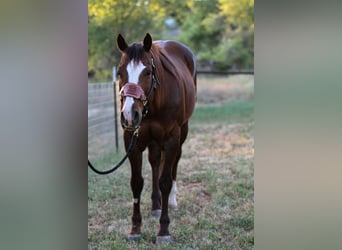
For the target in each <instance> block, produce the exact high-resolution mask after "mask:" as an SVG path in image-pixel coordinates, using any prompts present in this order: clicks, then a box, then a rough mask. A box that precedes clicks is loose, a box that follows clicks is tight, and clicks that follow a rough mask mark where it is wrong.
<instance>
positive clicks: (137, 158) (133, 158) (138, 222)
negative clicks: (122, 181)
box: [125, 140, 144, 241]
mask: <svg viewBox="0 0 342 250" xmlns="http://www.w3.org/2000/svg"><path fill="white" fill-rule="evenodd" d="M127 144H129V143H126V140H125V145H126V149H127V147H128V145H127ZM129 161H130V164H131V190H132V193H133V215H132V228H131V231H130V233H129V234H128V239H129V240H130V241H131V240H136V239H139V238H140V237H141V226H142V218H141V212H140V195H141V191H142V189H143V186H144V178H143V177H142V173H141V168H142V152H141V151H139V150H138V149H137V147H136V148H135V149H134V150H133V152H132V153H131V155H130V156H129Z"/></svg>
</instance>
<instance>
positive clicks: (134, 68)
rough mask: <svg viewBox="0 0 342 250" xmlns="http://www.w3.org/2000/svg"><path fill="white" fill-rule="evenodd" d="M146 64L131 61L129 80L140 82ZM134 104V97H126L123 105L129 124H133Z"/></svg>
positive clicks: (128, 67)
mask: <svg viewBox="0 0 342 250" xmlns="http://www.w3.org/2000/svg"><path fill="white" fill-rule="evenodd" d="M144 68H145V66H144V65H143V64H142V63H141V61H139V63H134V60H132V61H130V63H129V64H128V65H127V73H128V82H129V83H135V84H138V81H139V76H140V74H141V72H142V71H143V70H144ZM133 104H134V98H133V97H129V96H127V97H126V99H125V103H124V105H123V107H122V110H121V111H122V112H123V115H124V117H125V119H126V120H127V122H128V125H130V126H131V125H132V119H133V118H132V107H133Z"/></svg>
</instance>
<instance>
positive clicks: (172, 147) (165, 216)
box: [156, 128, 180, 244]
mask: <svg viewBox="0 0 342 250" xmlns="http://www.w3.org/2000/svg"><path fill="white" fill-rule="evenodd" d="M179 136H180V131H179V129H178V128H175V129H174V130H173V131H172V136H171V137H170V138H169V139H168V140H167V141H166V143H165V147H164V148H165V150H164V154H165V161H164V166H163V170H162V174H161V176H160V179H159V188H160V192H161V196H162V212H161V216H160V219H159V222H160V228H159V232H158V235H157V242H156V243H157V244H160V243H167V242H171V236H170V233H169V224H170V218H169V211H168V207H169V194H170V191H171V188H172V167H173V165H174V162H175V159H176V154H177V149H178V147H179Z"/></svg>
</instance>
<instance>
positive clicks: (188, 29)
mask: <svg viewBox="0 0 342 250" xmlns="http://www.w3.org/2000/svg"><path fill="white" fill-rule="evenodd" d="M180 40H181V41H182V42H184V43H186V44H187V45H188V46H190V48H192V49H193V50H194V51H195V54H196V56H197V59H198V62H199V64H200V66H202V67H209V68H215V69H221V70H226V69H229V68H232V67H237V68H251V67H253V65H254V63H253V61H254V60H253V57H254V49H253V47H254V1H253V0H241V1H240V0H213V1H196V2H194V5H193V6H192V9H191V13H190V15H188V16H187V17H186V19H185V21H184V22H183V25H182V27H181V35H180Z"/></svg>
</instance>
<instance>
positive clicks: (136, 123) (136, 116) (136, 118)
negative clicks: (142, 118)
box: [133, 110, 139, 125]
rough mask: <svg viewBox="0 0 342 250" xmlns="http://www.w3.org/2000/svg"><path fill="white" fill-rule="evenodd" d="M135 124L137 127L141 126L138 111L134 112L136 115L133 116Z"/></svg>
mask: <svg viewBox="0 0 342 250" xmlns="http://www.w3.org/2000/svg"><path fill="white" fill-rule="evenodd" d="M133 123H134V124H135V125H138V124H139V112H138V111H137V110H135V111H134V115H133Z"/></svg>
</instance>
